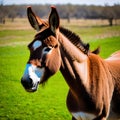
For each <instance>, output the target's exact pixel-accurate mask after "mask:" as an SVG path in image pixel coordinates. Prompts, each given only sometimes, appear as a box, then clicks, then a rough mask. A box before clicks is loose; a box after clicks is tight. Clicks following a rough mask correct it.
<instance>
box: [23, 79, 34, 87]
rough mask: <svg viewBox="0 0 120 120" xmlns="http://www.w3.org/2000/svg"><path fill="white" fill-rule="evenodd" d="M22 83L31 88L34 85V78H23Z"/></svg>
mask: <svg viewBox="0 0 120 120" xmlns="http://www.w3.org/2000/svg"><path fill="white" fill-rule="evenodd" d="M21 84H22V85H23V86H24V88H25V89H30V88H32V86H33V82H32V79H30V78H29V79H24V78H22V79H21Z"/></svg>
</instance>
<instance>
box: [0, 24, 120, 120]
mask: <svg viewBox="0 0 120 120" xmlns="http://www.w3.org/2000/svg"><path fill="white" fill-rule="evenodd" d="M115 27H116V28H115ZM115 27H111V28H109V29H108V27H104V28H100V27H99V28H98V27H97V28H95V27H93V28H82V29H83V31H82V30H81V32H78V28H77V29H76V28H74V31H75V32H76V33H78V34H80V35H81V36H82V37H83V38H85V41H87V42H90V45H91V47H90V48H91V49H92V50H93V49H94V48H96V47H97V46H101V53H100V55H101V56H102V57H103V58H106V57H108V56H109V55H110V54H111V53H112V52H114V51H116V50H119V49H120V47H119V46H120V36H119V35H117V36H115V34H114V35H113V36H110V37H109V36H108V37H105V38H104V37H103V38H98V37H96V36H97V35H98V32H99V33H100V34H101V35H102V34H104V35H105V32H106V31H110V32H111V31H112V30H113V31H114V32H115V31H117V33H118V30H120V26H115ZM85 29H86V31H85ZM90 29H91V30H90ZM101 29H102V30H101ZM107 29H108V30H107ZM97 30H98V32H97ZM84 31H85V33H84ZM87 31H88V32H87ZM90 31H92V32H90ZM93 31H95V32H96V33H94V32H93ZM113 31H112V32H111V33H113ZM89 32H90V33H89ZM106 34H108V33H107V32H106ZM33 37H34V32H33V31H31V30H23V31H20V30H17V31H15V30H12V31H11V30H4V31H0V120H48V119H49V120H70V119H71V115H70V113H69V112H68V110H67V107H66V96H67V92H68V86H67V84H66V82H65V80H64V79H63V77H62V75H61V73H60V72H58V73H57V74H56V75H54V76H52V77H51V78H50V79H49V80H48V82H47V83H46V85H45V86H44V87H42V86H39V89H38V91H37V92H35V93H27V92H26V91H25V90H24V89H23V87H22V85H21V83H20V79H21V76H22V74H23V71H24V68H25V64H26V62H27V60H28V57H29V51H28V50H27V44H28V42H30V41H31V40H32V39H33ZM9 38H10V39H9ZM87 38H94V39H91V40H87ZM24 41H26V42H25V44H23V42H24ZM15 43H17V44H15Z"/></svg>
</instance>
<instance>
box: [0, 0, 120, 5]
mask: <svg viewBox="0 0 120 120" xmlns="http://www.w3.org/2000/svg"><path fill="white" fill-rule="evenodd" d="M1 1H3V4H4V5H11V4H17V5H19V4H28V5H29V4H52V5H54V4H68V3H71V4H80V5H83V4H85V5H106V4H107V5H114V4H116V3H119V4H120V0H0V2H1Z"/></svg>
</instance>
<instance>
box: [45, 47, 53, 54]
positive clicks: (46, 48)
mask: <svg viewBox="0 0 120 120" xmlns="http://www.w3.org/2000/svg"><path fill="white" fill-rule="evenodd" d="M51 49H52V47H44V48H43V54H47V53H49V52H50V51H51Z"/></svg>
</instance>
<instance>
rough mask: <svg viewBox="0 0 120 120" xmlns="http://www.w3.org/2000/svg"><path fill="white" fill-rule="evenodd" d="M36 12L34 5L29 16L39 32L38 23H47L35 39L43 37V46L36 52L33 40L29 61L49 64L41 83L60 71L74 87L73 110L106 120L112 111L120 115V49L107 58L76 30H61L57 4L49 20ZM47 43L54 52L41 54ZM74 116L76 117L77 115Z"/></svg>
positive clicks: (70, 95) (71, 94)
mask: <svg viewBox="0 0 120 120" xmlns="http://www.w3.org/2000/svg"><path fill="white" fill-rule="evenodd" d="M32 14H33V12H31V8H28V16H29V17H28V18H30V19H29V20H30V23H31V24H32V27H34V28H35V29H36V30H37V31H38V26H41V25H43V26H44V28H43V29H42V27H40V28H39V31H40V32H39V33H38V34H37V35H36V36H35V39H34V41H35V40H38V39H39V40H41V41H42V42H43V45H42V46H41V47H40V48H38V49H37V50H36V51H34V52H33V51H32V50H31V49H32V48H31V46H32V43H33V42H31V43H30V45H29V49H30V51H31V54H30V59H29V61H28V62H30V63H32V62H31V61H36V60H38V61H39V62H40V63H39V65H40V67H45V73H44V76H43V78H42V82H41V83H45V82H46V81H47V79H48V78H49V77H50V76H52V75H53V74H55V73H56V72H57V71H58V70H60V71H61V73H62V75H63V76H64V78H65V80H66V82H67V84H68V86H69V88H70V90H69V92H68V96H67V107H68V110H69V111H70V112H71V113H73V112H85V113H92V114H94V115H95V116H96V117H95V118H94V120H106V119H107V118H108V116H109V112H110V115H111V116H112V115H113V113H114V112H115V113H116V115H117V116H118V115H119V114H120V107H119V106H120V52H117V53H115V54H113V55H112V56H111V57H109V58H108V59H106V60H104V59H102V58H101V57H100V56H99V55H96V54H94V52H93V53H91V52H90V51H89V50H88V47H86V45H85V44H82V43H81V41H80V39H79V37H75V34H74V33H71V32H70V31H67V30H60V27H59V16H58V13H57V11H56V9H55V7H52V11H51V14H50V17H49V20H48V21H49V23H47V22H44V23H42V20H38V19H40V18H38V17H35V14H33V15H32ZM32 17H34V20H37V22H36V21H35V22H36V24H37V25H36V26H37V27H35V23H34V24H33V23H32V22H33V21H32V22H31V18H32ZM54 22H55V24H54ZM45 23H47V24H45ZM45 28H46V29H45ZM45 30H46V31H45ZM41 31H43V32H41ZM61 31H62V32H61ZM70 34H71V36H70ZM73 36H74V37H73ZM73 38H74V39H75V40H74V39H73ZM45 46H47V47H49V46H51V47H52V52H51V54H47V55H45V56H41V52H42V49H43V48H44V47H45ZM95 53H96V52H95ZM31 56H32V57H31ZM119 118H120V116H119ZM73 119H74V120H75V118H74V117H73Z"/></svg>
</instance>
